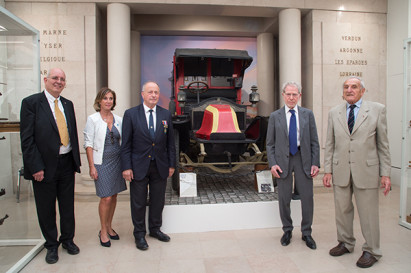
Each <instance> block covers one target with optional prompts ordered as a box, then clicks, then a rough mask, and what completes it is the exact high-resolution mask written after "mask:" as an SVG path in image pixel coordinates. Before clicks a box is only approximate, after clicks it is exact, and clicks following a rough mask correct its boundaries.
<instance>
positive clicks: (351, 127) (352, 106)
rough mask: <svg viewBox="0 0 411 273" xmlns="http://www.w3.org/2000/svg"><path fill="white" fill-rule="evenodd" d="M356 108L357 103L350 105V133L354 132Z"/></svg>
mask: <svg viewBox="0 0 411 273" xmlns="http://www.w3.org/2000/svg"><path fill="white" fill-rule="evenodd" d="M354 108H355V104H353V105H350V112H349V113H348V129H349V130H350V134H351V133H352V129H353V128H354V123H355V120H354Z"/></svg>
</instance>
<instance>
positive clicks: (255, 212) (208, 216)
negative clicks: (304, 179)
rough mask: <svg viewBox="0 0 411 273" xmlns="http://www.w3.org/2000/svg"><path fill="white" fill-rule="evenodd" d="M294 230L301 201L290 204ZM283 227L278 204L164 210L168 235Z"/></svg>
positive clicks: (299, 215) (164, 229)
mask: <svg viewBox="0 0 411 273" xmlns="http://www.w3.org/2000/svg"><path fill="white" fill-rule="evenodd" d="M291 217H292V218H293V223H294V227H296V226H300V224H301V205H300V201H299V200H292V201H291ZM280 227H282V224H281V219H280V212H279V209H278V201H270V202H247V203H229V204H203V205H167V206H165V207H164V211H163V225H162V228H161V230H162V231H164V232H165V233H186V232H206V231H221V230H240V229H258V228H280Z"/></svg>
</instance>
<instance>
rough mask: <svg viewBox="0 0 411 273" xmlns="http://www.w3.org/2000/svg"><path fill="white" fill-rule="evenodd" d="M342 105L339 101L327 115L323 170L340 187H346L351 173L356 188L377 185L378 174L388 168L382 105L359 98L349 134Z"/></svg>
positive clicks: (384, 110)
mask: <svg viewBox="0 0 411 273" xmlns="http://www.w3.org/2000/svg"><path fill="white" fill-rule="evenodd" d="M346 107H347V106H346V103H343V104H341V105H338V106H336V107H334V108H333V109H331V110H330V112H329V114H328V130H327V140H326V145H325V154H324V171H325V173H331V174H332V175H333V183H334V184H335V185H338V186H341V187H344V186H348V184H349V182H350V175H352V178H353V183H354V184H355V185H356V186H357V187H358V188H377V187H379V177H380V176H390V171H391V159H390V151H389V145H388V137H387V118H386V109H385V106H384V105H382V104H380V103H376V102H371V101H363V102H362V104H361V107H360V109H359V111H358V115H357V118H356V120H355V124H354V127H353V131H352V134H350V132H349V130H348V125H347V108H346Z"/></svg>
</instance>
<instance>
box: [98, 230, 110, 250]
mask: <svg viewBox="0 0 411 273" xmlns="http://www.w3.org/2000/svg"><path fill="white" fill-rule="evenodd" d="M109 236H110V234H109ZM98 238H99V239H100V245H102V246H104V247H110V246H111V242H110V240H108V241H107V242H103V241H102V240H101V230H100V231H99V232H98Z"/></svg>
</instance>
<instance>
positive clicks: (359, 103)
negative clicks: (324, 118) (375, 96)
mask: <svg viewBox="0 0 411 273" xmlns="http://www.w3.org/2000/svg"><path fill="white" fill-rule="evenodd" d="M361 104H362V98H361V99H359V100H358V101H357V102H356V103H354V105H355V106H357V107H358V108H360V107H361ZM350 105H351V104H349V103H348V102H347V109H348V108H350Z"/></svg>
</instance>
